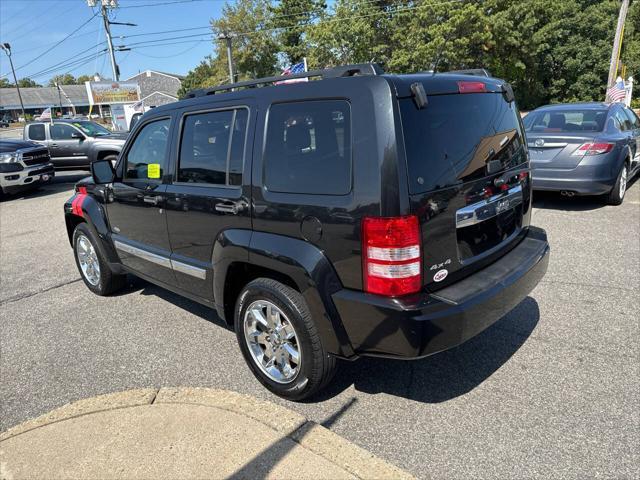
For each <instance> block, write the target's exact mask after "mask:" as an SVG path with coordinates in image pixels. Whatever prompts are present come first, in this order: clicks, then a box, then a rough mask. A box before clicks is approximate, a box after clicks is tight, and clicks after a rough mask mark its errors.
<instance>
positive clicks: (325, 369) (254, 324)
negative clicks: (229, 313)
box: [235, 278, 336, 400]
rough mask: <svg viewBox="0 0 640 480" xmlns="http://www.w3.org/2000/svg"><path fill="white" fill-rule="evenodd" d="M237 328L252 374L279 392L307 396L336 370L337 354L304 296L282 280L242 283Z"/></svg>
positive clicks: (285, 395) (299, 397) (300, 397)
mask: <svg viewBox="0 0 640 480" xmlns="http://www.w3.org/2000/svg"><path fill="white" fill-rule="evenodd" d="M261 312H262V313H261ZM270 314H271V315H270ZM278 325H279V326H278ZM235 330H236V337H237V339H238V344H239V346H240V350H241V351H242V355H243V356H244V358H245V361H246V362H247V364H248V365H249V368H250V369H251V371H252V373H253V374H254V376H255V377H256V378H257V379H258V380H259V381H260V383H262V384H263V385H264V386H265V387H267V389H269V390H270V391H271V392H273V393H275V394H276V395H278V396H280V397H283V398H286V399H289V400H303V399H305V398H308V397H310V396H312V395H313V394H315V393H317V392H318V391H319V390H320V389H322V388H323V387H324V386H325V385H326V384H327V383H328V382H329V381H330V380H331V379H332V378H333V375H334V374H335V371H336V359H335V357H333V356H331V355H329V354H328V353H327V351H326V349H325V347H324V345H323V344H322V339H321V338H320V335H319V334H318V330H317V328H316V325H315V323H314V321H313V318H312V317H311V313H310V312H309V308H308V306H307V303H306V302H305V300H304V297H303V296H302V295H301V294H300V293H299V292H297V291H296V290H294V289H292V288H291V287H288V286H286V285H284V284H282V283H280V282H277V281H275V280H272V279H269V278H258V279H256V280H253V281H252V282H250V283H248V284H247V285H246V286H245V287H244V288H243V290H242V292H241V293H240V295H239V296H238V300H237V301H236V309H235ZM296 358H297V362H296V360H295V359H296ZM270 364H271V365H270Z"/></svg>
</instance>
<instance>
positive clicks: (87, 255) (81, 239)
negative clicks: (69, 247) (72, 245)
mask: <svg viewBox="0 0 640 480" xmlns="http://www.w3.org/2000/svg"><path fill="white" fill-rule="evenodd" d="M76 255H77V257H78V263H79V264H80V270H82V275H84V278H86V279H87V281H88V282H89V283H90V284H91V285H93V286H97V285H98V283H100V263H99V261H98V254H97V253H96V249H95V248H93V245H92V244H91V241H90V240H89V239H88V238H87V237H86V236H84V235H78V238H77V240H76Z"/></svg>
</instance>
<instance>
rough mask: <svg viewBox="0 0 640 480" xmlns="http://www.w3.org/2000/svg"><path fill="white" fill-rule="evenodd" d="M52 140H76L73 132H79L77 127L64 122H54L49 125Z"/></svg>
mask: <svg viewBox="0 0 640 480" xmlns="http://www.w3.org/2000/svg"><path fill="white" fill-rule="evenodd" d="M49 132H51V140H74V138H73V134H74V133H76V134H77V133H78V132H77V131H76V129H75V128H73V127H72V126H70V125H66V124H64V123H54V124H53V125H51V127H49Z"/></svg>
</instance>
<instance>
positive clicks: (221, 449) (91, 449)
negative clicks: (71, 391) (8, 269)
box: [0, 388, 412, 480]
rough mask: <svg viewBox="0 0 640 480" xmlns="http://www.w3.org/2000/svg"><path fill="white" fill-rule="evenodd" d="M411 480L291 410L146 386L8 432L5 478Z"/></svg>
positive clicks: (2, 460) (229, 395) (233, 396)
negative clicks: (323, 479)
mask: <svg viewBox="0 0 640 480" xmlns="http://www.w3.org/2000/svg"><path fill="white" fill-rule="evenodd" d="M21 478H68V479H74V478H78V479H92V478H110V479H112V478H235V479H241V478H247V479H254V478H278V479H281V478H296V479H301V478H309V479H316V478H331V479H353V478H363V479H368V478H380V479H386V478H388V479H402V478H407V479H408V478H412V477H411V476H410V475H409V474H408V473H406V472H404V471H402V470H400V469H398V468H396V467H394V466H393V465H390V464H388V463H386V462H384V461H382V460H380V459H379V458H377V457H375V456H373V455H372V454H370V453H368V452H367V451H365V450H363V449H362V448H360V447H357V446H355V445H354V444H352V443H350V442H348V441H347V440H345V439H344V438H342V437H340V436H338V435H336V434H334V433H332V432H330V431H329V430H327V429H326V428H324V427H322V426H320V425H317V424H315V423H313V422H309V421H307V420H306V419H305V418H304V417H302V416H301V415H299V414H297V413H295V412H293V411H291V410H289V409H286V408H284V407H281V406H278V405H275V404H272V403H270V402H265V401H262V400H257V399H255V398H253V397H250V396H248V395H241V394H238V393H234V392H229V391H225V390H212V389H196V388H161V389H159V390H158V389H151V388H150V389H140V390H130V391H127V392H121V393H114V394H109V395H102V396H99V397H94V398H89V399H86V400H81V401H79V402H75V403H71V404H69V405H65V406H63V407H61V408H59V409H57V410H54V411H52V412H50V413H48V414H45V415H43V416H41V417H38V418H36V419H34V420H29V421H27V422H25V423H23V424H21V425H18V426H16V427H14V428H12V429H10V430H8V431H6V432H4V433H2V434H0V479H1V480H5V479H6V480H14V479H15V480H17V479H21Z"/></svg>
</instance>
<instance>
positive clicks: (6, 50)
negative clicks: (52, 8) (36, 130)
mask: <svg viewBox="0 0 640 480" xmlns="http://www.w3.org/2000/svg"><path fill="white" fill-rule="evenodd" d="M0 48H2V50H4V53H6V54H7V57H9V64H10V65H11V71H12V72H13V81H14V82H16V90H17V91H18V99H20V108H21V109H22V118H24V119H25V121H26V120H27V114H26V113H24V103H22V94H21V93H20V85H18V78H17V77H16V71H15V69H14V68H13V60H12V59H11V45H9V44H8V43H3V44H0Z"/></svg>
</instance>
